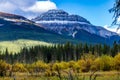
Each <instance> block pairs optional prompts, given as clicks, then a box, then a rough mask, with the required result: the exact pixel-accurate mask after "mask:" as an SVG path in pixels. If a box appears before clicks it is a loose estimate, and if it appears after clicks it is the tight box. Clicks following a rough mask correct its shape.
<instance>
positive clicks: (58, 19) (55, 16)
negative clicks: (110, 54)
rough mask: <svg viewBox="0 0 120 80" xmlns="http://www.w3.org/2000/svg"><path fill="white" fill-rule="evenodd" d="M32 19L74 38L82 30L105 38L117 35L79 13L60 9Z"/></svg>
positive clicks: (47, 27)
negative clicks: (74, 13) (72, 13)
mask: <svg viewBox="0 0 120 80" xmlns="http://www.w3.org/2000/svg"><path fill="white" fill-rule="evenodd" d="M32 20H33V21H35V22H36V23H37V24H40V25H41V24H42V25H43V26H45V27H44V28H45V29H47V30H50V31H54V32H56V33H58V34H61V35H68V36H72V37H73V38H75V35H76V34H77V33H79V31H80V30H85V31H87V32H89V33H90V34H95V35H98V36H101V37H105V38H106V37H110V36H113V35H117V34H116V33H114V32H111V31H108V30H106V29H105V28H103V27H100V26H95V25H93V24H91V23H90V22H89V21H88V20H87V19H85V18H83V17H81V16H79V15H71V14H69V13H67V12H65V11H63V10H58V9H56V10H55V9H54V10H49V11H48V12H45V13H43V14H41V15H39V16H38V17H36V18H34V19H32Z"/></svg>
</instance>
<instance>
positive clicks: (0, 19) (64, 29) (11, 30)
mask: <svg viewBox="0 0 120 80" xmlns="http://www.w3.org/2000/svg"><path fill="white" fill-rule="evenodd" d="M51 12H52V10H51ZM58 12H59V11H58ZM46 13H47V12H46ZM59 13H60V14H57V15H58V16H59V15H61V16H62V17H63V16H64V14H63V13H65V15H66V16H69V14H68V13H67V12H61V11H60V12H59ZM2 14H4V15H6V13H2ZM50 14H51V13H50ZM54 14H56V12H54ZM7 15H8V13H7ZM9 15H11V14H9ZM12 15H14V14H12ZM42 15H43V14H42ZM17 16H19V15H15V18H14V17H13V16H12V18H11V17H9V16H7V17H6V16H2V15H1V16H0V35H1V36H0V41H13V40H18V39H29V40H37V41H44V42H49V43H66V42H68V41H69V42H72V43H75V44H77V43H80V42H83V43H89V44H98V43H99V44H108V45H109V44H110V45H111V44H112V43H113V42H114V41H115V40H116V41H119V39H120V37H119V36H117V35H116V34H115V33H113V32H110V31H107V30H106V29H103V28H102V27H99V26H94V25H92V24H91V23H90V22H89V21H88V20H87V19H85V18H83V17H79V18H77V17H78V16H75V18H74V17H72V18H73V20H71V19H70V21H66V20H67V19H68V20H69V18H66V17H65V16H64V17H65V18H64V19H63V18H61V17H59V18H58V19H61V21H60V20H59V21H58V20H57V19H56V17H54V18H55V19H54V18H53V17H52V16H51V17H50V18H49V19H48V23H51V22H50V21H51V20H50V19H51V18H52V19H53V20H54V21H53V22H52V24H46V22H44V24H43V21H42V23H40V24H39V23H35V22H34V21H35V20H32V21H31V20H29V19H27V18H25V17H24V19H21V18H17ZM49 16H50V15H49ZM54 16H55V15H54ZM43 18H46V17H43ZM41 20H42V19H41ZM63 20H64V21H63ZM80 21H81V22H80ZM55 22H56V23H55ZM76 22H78V23H76ZM58 23H59V24H58ZM48 28H49V29H48ZM101 29H103V32H104V30H105V31H106V33H103V32H102V31H101V32H100V30H101ZM60 30H61V31H60ZM96 30H97V31H96ZM90 31H93V32H90ZM96 32H97V33H99V34H96ZM107 32H108V33H109V34H107ZM102 34H103V35H105V34H107V35H111V34H112V36H106V35H105V36H100V35H102Z"/></svg>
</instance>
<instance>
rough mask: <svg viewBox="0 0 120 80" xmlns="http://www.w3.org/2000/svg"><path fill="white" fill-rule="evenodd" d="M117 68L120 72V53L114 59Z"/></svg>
mask: <svg viewBox="0 0 120 80" xmlns="http://www.w3.org/2000/svg"><path fill="white" fill-rule="evenodd" d="M114 62H115V68H116V69H117V70H120V53H119V54H117V55H116V56H115V57H114Z"/></svg>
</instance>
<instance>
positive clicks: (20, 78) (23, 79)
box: [0, 71, 120, 80]
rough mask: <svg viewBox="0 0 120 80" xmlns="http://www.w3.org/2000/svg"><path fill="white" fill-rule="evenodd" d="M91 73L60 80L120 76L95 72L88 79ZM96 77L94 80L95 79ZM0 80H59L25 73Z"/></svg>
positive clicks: (108, 79) (100, 79)
mask: <svg viewBox="0 0 120 80" xmlns="http://www.w3.org/2000/svg"><path fill="white" fill-rule="evenodd" d="M91 74H92V73H80V74H78V75H77V76H74V77H73V79H70V77H69V76H63V77H62V79H61V80H120V74H118V72H115V71H110V72H96V73H95V74H94V75H92V77H91V79H90V75H91ZM96 75H97V76H96ZM95 76H96V78H95ZM0 80H60V79H59V77H57V76H51V77H46V76H44V75H43V76H35V75H34V76H31V75H28V74H26V73H22V74H21V73H16V75H15V76H13V77H0Z"/></svg>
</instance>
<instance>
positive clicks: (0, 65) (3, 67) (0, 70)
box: [0, 60, 11, 76]
mask: <svg viewBox="0 0 120 80" xmlns="http://www.w3.org/2000/svg"><path fill="white" fill-rule="evenodd" d="M10 70H11V65H10V64H8V63H6V62H5V61H3V60H0V76H6V73H7V71H10Z"/></svg>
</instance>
